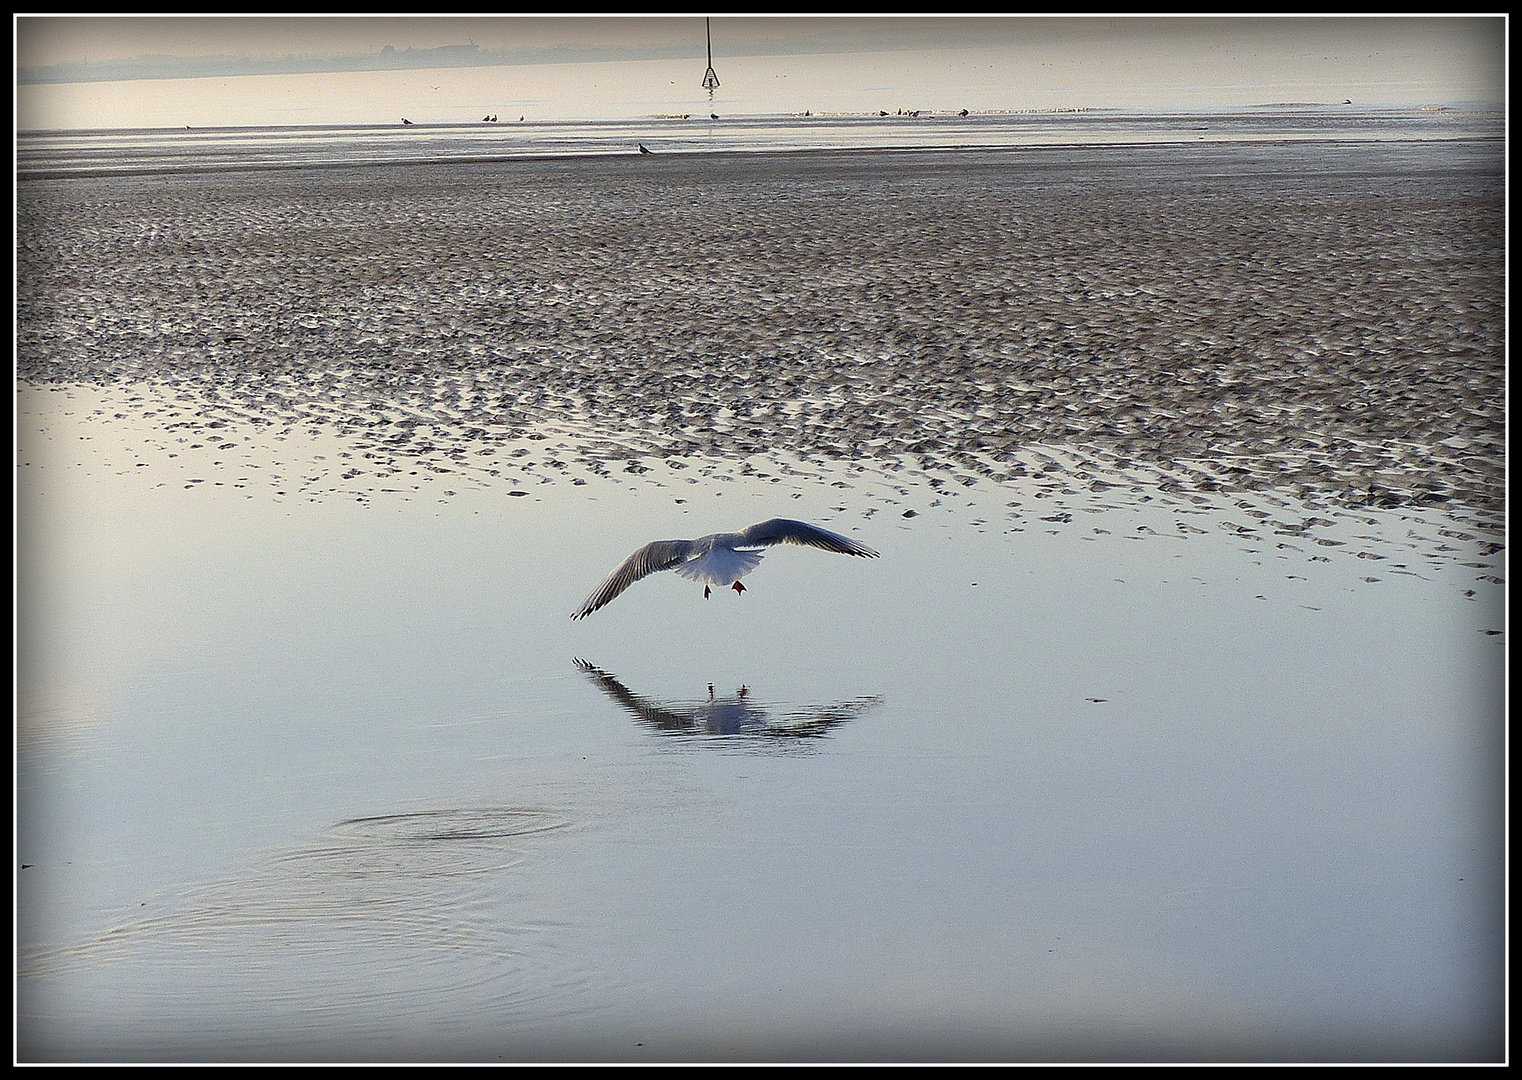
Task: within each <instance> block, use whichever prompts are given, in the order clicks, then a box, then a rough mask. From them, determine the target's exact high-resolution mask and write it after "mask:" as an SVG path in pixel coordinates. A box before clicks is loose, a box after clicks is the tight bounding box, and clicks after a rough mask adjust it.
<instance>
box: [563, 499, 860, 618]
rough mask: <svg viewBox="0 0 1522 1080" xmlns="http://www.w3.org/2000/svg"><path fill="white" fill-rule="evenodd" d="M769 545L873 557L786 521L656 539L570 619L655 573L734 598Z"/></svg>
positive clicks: (848, 542)
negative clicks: (672, 574)
mask: <svg viewBox="0 0 1522 1080" xmlns="http://www.w3.org/2000/svg"><path fill="white" fill-rule="evenodd" d="M773 544H804V545H807V546H808V547H816V548H823V549H824V550H825V551H838V552H840V553H841V554H842V555H860V556H861V557H862V558H865V559H875V558H877V552H875V551H873V550H872V549H871V548H869V547H867V545H865V544H862V543H859V542H857V541H855V540H852V539H851V538H850V537H848V536H841V535H840V534H839V533H832V532H830V530H828V529H821V528H820V527H819V526H818V525H809V524H807V523H806V522H802V521H792V520H790V519H788V518H772V519H771V520H770V521H763V522H761V523H759V524H757V525H752V526H751V527H750V528H748V529H743V530H741V531H740V532H729V533H713V534H712V535H710V536H700V537H698V538H697V539H696V540H657V541H655V542H654V543H650V544H646V545H645V546H644V547H642V548H640V549H639V550H638V551H636V552H635V553H634V554H633V555H630V556H629V557H628V558H627V559H625V560H624V561H623V563H622V564H621V565H620V566H619V568H618V569H617V570H614V571H613V572H612V573H611V574H609V575H608V576H607V578H605V579H604V580H603V583H602V584H601V585H599V586H597V588H596V589H595V590H593V592H592V595H591V596H589V597H587V598H586V600H584V601H582V604H581V607H579V608H577V609H576V610H575V611H574V612H572V613H571V618H573V619H585V618H586V617H587V616H588V615H590V614H592V612H594V611H596V610H597V609H598V608H600V607H602V606H603V605H604V604H607V603H608V602H610V601H611V600H612V599H613V598H614V597H616V596H617V595H618V594H619V593H621V592H623V591H624V590H625V589H627V588H628V587H629V586H630V585H633V584H634V583H635V582H636V581H638V580H639V579H640V578H642V577H648V576H649V575H651V574H653V573H655V572H656V571H658V570H675V571H676V572H677V573H678V574H680V575H681V576H682V577H684V578H687V579H688V580H689V581H701V582H703V599H705V600H706V599H708V596H709V594H710V593H711V592H712V586H714V585H718V586H720V587H721V588H722V587H723V586H725V585H728V586H729V587H730V588H731V589H733V590H734V591H735V592H736V593H743V592H744V591H745V586H744V585H741V584H740V579H741V578H742V577H744V576H745V575H746V574H748V573H750V572H751V571H752V570H754V569H755V568H756V566H757V564H758V563H760V562H761V552H760V551H757V550H755V549H757V548H765V547H771V545H773Z"/></svg>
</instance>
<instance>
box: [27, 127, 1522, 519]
mask: <svg viewBox="0 0 1522 1080" xmlns="http://www.w3.org/2000/svg"><path fill="white" fill-rule="evenodd" d="M1500 167H1501V149H1500V147H1499V145H1498V144H1491V143H1483V142H1477V143H1467V142H1466V143H1454V144H1451V145H1448V144H1436V143H1427V144H1371V145H1359V146H1353V145H1337V144H1309V145H1307V144H1301V145H1293V144H1283V145H1242V146H1215V147H1204V146H1174V147H1166V146H1165V147H1156V146H1152V147H1114V148H1097V149H1096V148H1082V149H1080V148H1070V149H1041V150H1025V151H1018V152H963V153H914V154H893V153H864V154H833V153H829V154H827V153H819V154H801V155H759V154H757V155H729V156H724V155H720V156H709V157H702V156H694V157H681V156H662V157H659V158H647V159H641V158H638V157H634V158H628V159H623V158H616V159H582V160H565V161H526V162H515V163H495V164H480V165H457V166H447V167H445V166H428V167H411V166H394V167H387V168H368V169H353V170H344V169H335V170H313V171H290V172H278V171H276V172H256V171H250V172H228V173H209V174H203V175H179V176H173V177H149V178H133V179H125V178H117V179H109V178H97V179H79V180H73V181H68V182H36V183H24V184H22V185H21V186H20V189H19V213H18V235H19V260H20V261H19V268H18V276H19V296H18V365H19V375H20V377H21V379H22V380H23V382H25V383H28V384H31V385H34V386H53V387H57V386H68V385H78V384H92V383H99V384H117V385H116V387H115V390H116V391H118V394H117V396H118V397H119V398H120V397H121V393H120V392H126V397H125V400H126V402H127V404H126V405H124V406H123V408H125V409H126V410H127V412H126V413H125V414H117V415H116V418H117V419H122V418H124V417H126V418H131V419H138V418H147V419H149V420H152V421H153V423H154V424H155V425H157V426H158V427H159V428H161V429H162V430H163V431H164V432H165V434H166V437H165V438H164V439H163V440H161V442H162V443H163V445H162V446H160V447H158V449H159V450H161V451H164V452H168V450H170V449H172V448H173V447H172V442H173V441H174V440H179V441H181V442H183V441H184V439H185V438H189V439H190V440H191V443H193V444H200V445H210V446H213V447H215V446H218V445H220V444H219V442H218V439H219V433H226V432H227V431H228V430H231V429H235V428H236V429H242V428H243V427H244V426H245V425H253V427H254V428H255V429H262V430H263V431H265V432H268V433H269V434H270V435H271V436H274V437H278V436H279V435H280V434H282V433H288V432H289V431H291V430H294V429H296V428H298V427H301V428H303V429H306V430H310V431H316V432H322V433H331V434H334V435H337V436H340V437H341V438H342V440H343V442H344V444H345V447H346V449H345V450H344V452H343V454H342V456H337V455H335V458H336V460H335V459H328V460H327V461H325V462H324V463H321V464H314V463H307V467H306V468H305V469H303V470H299V471H300V472H301V475H300V476H299V477H298V478H295V479H293V478H292V477H290V476H289V475H287V476H285V477H276V478H275V479H274V480H273V481H271V482H272V483H274V485H275V486H276V487H277V488H281V489H286V488H291V487H292V486H293V484H297V483H299V486H300V487H301V489H302V490H306V491H309V492H317V493H338V492H345V493H347V492H353V493H356V494H358V495H359V496H360V497H363V495H364V494H365V493H366V492H376V491H383V490H387V489H393V490H395V489H397V487H398V481H399V480H402V481H405V480H406V479H407V478H408V477H416V476H417V474H418V472H419V471H420V470H422V471H423V472H425V473H426V474H432V475H449V476H454V475H456V474H458V476H459V477H460V479H461V480H462V481H465V480H471V479H474V480H475V481H478V482H483V483H491V484H500V485H504V486H508V487H521V486H523V485H528V484H533V483H542V482H556V481H560V482H576V483H583V482H585V476H586V475H599V474H600V475H608V474H612V473H625V472H628V473H640V472H643V471H645V470H647V469H649V468H651V467H652V466H653V465H656V464H657V463H659V462H665V463H666V464H667V467H668V468H670V469H680V468H682V467H683V466H684V465H687V464H690V463H696V462H701V463H706V465H707V466H709V467H711V466H712V464H713V463H714V462H725V461H727V462H732V463H741V462H745V463H748V464H747V465H746V466H745V467H746V468H754V467H755V463H756V462H758V461H760V462H762V463H763V465H764V463H765V462H766V461H767V460H773V461H775V462H776V464H777V467H778V468H788V469H795V468H799V467H802V468H807V467H808V463H809V462H810V461H819V462H855V463H861V464H868V465H872V466H875V467H878V468H881V469H886V470H889V471H893V470H902V469H906V468H907V469H910V470H912V471H919V472H924V473H926V474H929V475H933V476H937V477H939V478H940V482H942V483H948V482H954V480H955V479H956V478H959V477H960V478H962V479H963V482H964V483H966V482H971V481H975V480H976V479H977V478H979V477H981V478H983V479H984V480H985V481H993V482H995V483H1009V484H1016V485H1018V482H1019V481H1022V480H1025V481H1029V480H1030V479H1031V477H1032V475H1033V473H1032V469H1033V464H1032V457H1031V454H1032V453H1033V452H1035V451H1038V450H1040V449H1041V448H1043V447H1053V446H1057V447H1069V448H1076V449H1077V450H1078V451H1079V456H1080V457H1081V458H1083V459H1084V460H1086V461H1088V462H1089V463H1090V467H1089V468H1088V469H1087V470H1086V471H1085V470H1083V469H1078V468H1076V467H1075V466H1073V465H1072V463H1071V461H1069V460H1067V459H1064V458H1062V457H1061V456H1060V455H1059V456H1057V457H1052V458H1050V459H1049V460H1048V461H1047V462H1045V463H1038V464H1036V465H1035V466H1034V469H1035V475H1036V476H1037V477H1039V478H1041V479H1044V480H1046V481H1050V482H1054V483H1055V482H1058V481H1060V482H1062V483H1064V484H1078V485H1081V486H1082V487H1083V488H1086V489H1093V490H1103V489H1104V488H1105V487H1107V486H1110V485H1124V486H1127V487H1133V486H1135V485H1137V484H1140V485H1142V486H1144V487H1146V488H1147V489H1149V490H1156V491H1160V492H1162V493H1164V494H1169V493H1174V494H1188V493H1191V492H1202V491H1203V492H1227V493H1231V492H1250V491H1259V492H1262V491H1274V492H1279V493H1282V494H1284V495H1286V496H1290V497H1293V498H1295V499H1297V500H1299V501H1300V502H1302V503H1304V504H1305V505H1307V506H1309V507H1311V508H1315V507H1318V506H1325V507H1328V508H1333V509H1335V508H1351V507H1391V506H1423V505H1433V504H1448V505H1450V506H1452V507H1461V508H1464V509H1465V510H1467V511H1472V512H1473V513H1474V514H1476V515H1477V516H1478V520H1479V521H1480V523H1481V524H1485V523H1491V524H1493V525H1494V524H1496V523H1498V522H1499V520H1500V515H1501V513H1502V512H1503V509H1504V442H1503V437H1504V353H1503V348H1504V328H1503V302H1504V295H1503V254H1504V247H1503V233H1502V229H1503V216H1502V188H1501V171H1500ZM134 388H142V389H144V390H151V391H152V393H150V394H147V395H146V396H141V397H136V398H134V397H133V396H132V394H131V391H132V390H133V389H134ZM134 402H135V406H136V407H135V408H134ZM165 402H169V403H171V404H170V405H166V404H165ZM172 403H178V404H177V405H174V404H172ZM232 445H233V444H232V443H228V444H227V445H226V447H225V448H227V449H231V447H232ZM149 449H151V448H148V447H145V453H146V452H149ZM159 460H162V456H160V458H159ZM1012 493H1014V494H1015V495H1016V497H1017V499H1018V498H1020V495H1019V493H1018V492H1017V491H1013V492H1012Z"/></svg>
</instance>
